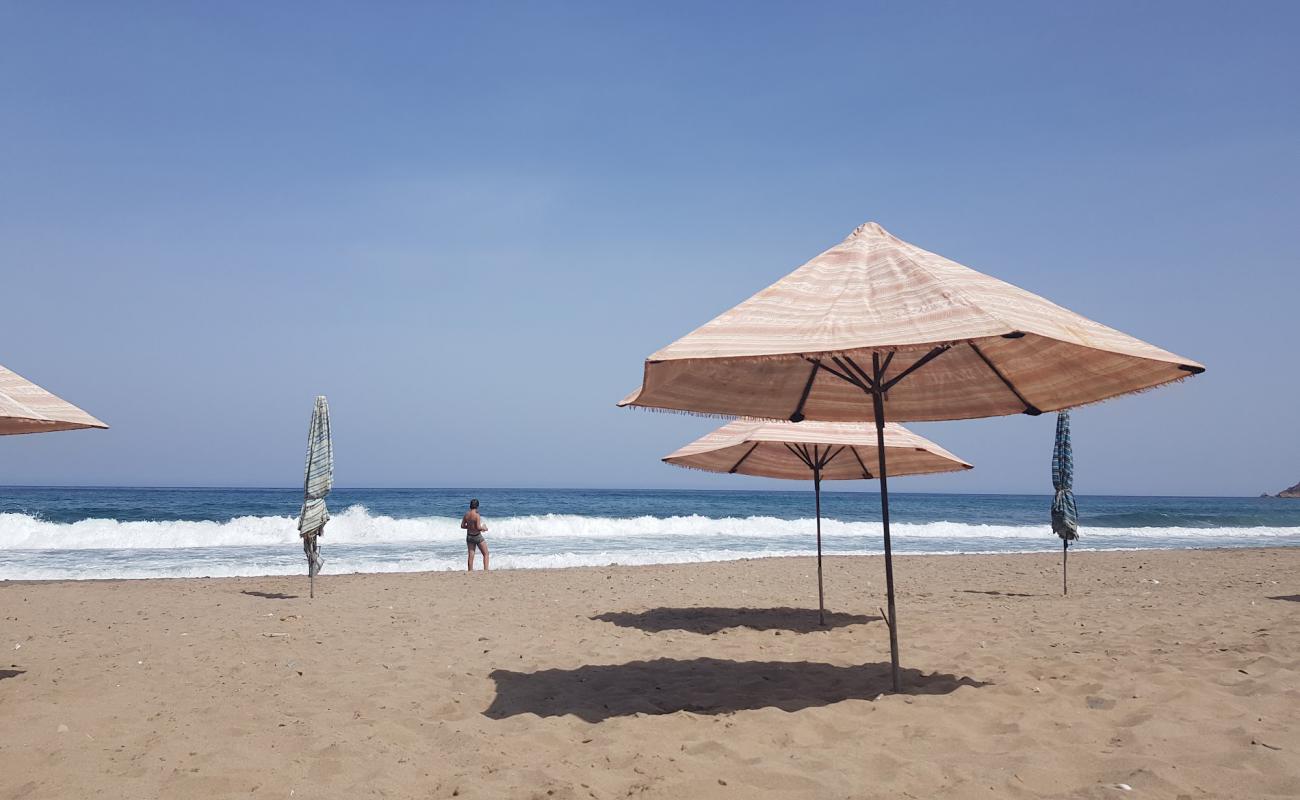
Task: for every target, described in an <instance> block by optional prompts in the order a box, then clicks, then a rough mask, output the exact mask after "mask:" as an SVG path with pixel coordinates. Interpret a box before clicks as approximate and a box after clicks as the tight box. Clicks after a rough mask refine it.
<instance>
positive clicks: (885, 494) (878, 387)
mask: <svg viewBox="0 0 1300 800" xmlns="http://www.w3.org/2000/svg"><path fill="white" fill-rule="evenodd" d="M871 362H872V367H873V368H874V369H873V372H874V377H875V380H874V381H873V383H872V386H871V401H872V405H873V411H874V412H875V413H874V415H873V416H875V418H876V450H877V451H878V455H879V457H880V460H879V463H880V475H879V476H878V477H879V479H880V523H881V526H882V527H883V529H884V534H885V590H886V592H887V593H888V597H889V604H888V605H889V619H887V620H885V623H886V624H887V625H888V626H889V664H890V671H891V676H892V678H893V685H894V691H895V692H897V691H899V683H898V611H897V609H896V608H895V606H894V552H893V548H892V547H891V544H890V541H889V469H888V467H887V466H886V464H885V395H884V390H883V388H882V384H883V383H884V381H883V380H882V377H883V376H882V375H881V369H880V355H879V354H878V353H872V354H871ZM900 377H901V376H900Z"/></svg>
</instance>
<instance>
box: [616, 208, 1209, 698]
mask: <svg viewBox="0 0 1300 800" xmlns="http://www.w3.org/2000/svg"><path fill="white" fill-rule="evenodd" d="M1117 290H1119V289H1117ZM1204 371H1205V368H1204V367H1203V366H1201V365H1200V364H1198V363H1196V362H1195V361H1192V360H1191V359H1187V358H1183V357H1182V356H1178V355H1175V354H1173V353H1171V352H1169V351H1167V350H1162V349H1160V348H1159V347H1155V346H1154V345H1150V344H1147V343H1146V342H1143V341H1140V340H1138V339H1135V338H1133V337H1131V336H1128V335H1127V334H1124V333H1120V332H1119V331H1117V330H1114V329H1113V328H1108V327H1106V326H1105V325H1102V324H1100V323H1097V322H1093V321H1092V320H1090V319H1087V318H1086V317H1082V316H1080V315H1078V314H1075V313H1074V312H1072V311H1069V310H1067V309H1064V308H1061V307H1060V306H1058V305H1056V304H1054V303H1052V302H1050V301H1048V300H1045V299H1043V298H1041V297H1038V296H1037V295H1034V294H1032V293H1030V292H1027V291H1025V290H1024V289H1020V288H1018V287H1016V286H1012V285H1011V284H1009V283H1005V282H1003V281H1000V280H997V279H996V278H992V277H989V276H988V275H984V274H982V273H979V272H976V271H975V270H973V269H970V268H969V267H965V266H962V265H961V264H958V263H957V262H955V261H951V260H949V259H947V258H944V257H943V256H940V255H937V254H935V253H931V252H928V251H926V250H922V249H921V248H919V247H917V246H916V245H913V244H909V243H907V242H904V241H903V240H901V239H899V238H897V237H895V236H893V235H891V234H890V233H888V232H887V231H886V230H885V229H884V228H882V227H880V226H879V225H877V224H876V223H874V222H869V223H867V224H865V225H862V226H860V227H859V228H857V229H856V230H854V231H853V233H851V234H850V235H849V237H848V238H847V239H845V240H844V241H842V242H840V243H839V244H837V245H836V246H834V247H832V248H831V249H829V250H827V251H826V252H824V253H822V254H821V255H819V256H817V257H816V258H814V259H813V260H811V261H809V262H808V263H806V264H804V265H803V266H801V267H799V268H798V269H796V270H795V271H794V272H792V273H790V274H789V275H787V276H786V277H784V278H782V279H781V280H779V281H777V282H776V283H774V284H772V285H771V286H769V287H767V288H766V289H764V290H763V291H761V292H759V293H758V294H756V295H754V296H753V297H751V298H749V299H748V300H746V301H744V302H743V303H741V304H740V305H738V306H736V307H735V308H732V309H731V310H730V311H726V312H724V313H723V314H721V315H720V316H718V317H717V318H715V319H713V320H712V321H710V322H707V323H705V324H704V325H703V326H701V327H699V328H697V329H696V330H694V331H692V332H691V333H689V334H687V335H686V336H683V337H682V338H681V339H678V340H677V341H675V342H673V343H672V344H670V345H668V346H667V347H665V348H663V349H662V350H659V351H658V352H656V353H654V354H653V355H651V356H650V357H649V358H648V359H646V362H645V371H644V377H643V380H642V384H641V388H640V389H639V390H637V391H636V392H633V393H632V394H631V395H629V396H628V397H626V398H624V399H623V400H622V401H621V402H620V404H619V405H624V406H641V407H646V408H660V409H671V410H675V411H686V412H694V413H703V414H720V415H723V416H743V417H758V418H766V419H789V420H794V421H799V420H803V419H809V420H821V421H827V422H869V421H875V423H876V429H877V439H878V441H879V442H880V443H881V445H882V446H881V448H880V449H879V451H878V455H879V457H880V465H879V475H880V494H881V522H882V527H883V529H884V540H885V541H884V543H885V583H886V586H887V587H888V594H889V620H888V622H889V637H890V660H891V662H892V665H893V675H894V689H895V691H897V690H898V620H897V617H896V616H895V608H894V568H893V557H892V551H891V548H890V538H889V485H888V474H889V472H888V469H887V464H886V455H885V448H884V447H883V443H884V427H883V423H884V421H885V419H886V417H888V418H889V419H890V420H893V421H897V422H908V421H914V420H941V419H972V418H977V417H992V416H1001V415H1005V414H1019V413H1025V414H1041V413H1043V412H1044V411H1056V410H1059V409H1063V408H1070V407H1073V406H1078V405H1083V404H1085V403H1093V402H1097V401H1100V400H1105V399H1107V398H1110V397H1116V396H1118V395H1122V394H1128V393H1131V392H1140V391H1142V390H1144V389H1150V388H1152V387H1154V386H1159V385H1161V384H1165V383H1170V382H1172V381H1177V380H1180V379H1182V378H1185V377H1187V376H1189V375H1195V374H1199V373H1201V372H1204Z"/></svg>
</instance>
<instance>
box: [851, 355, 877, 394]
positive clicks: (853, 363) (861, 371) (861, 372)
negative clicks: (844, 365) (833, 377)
mask: <svg viewBox="0 0 1300 800" xmlns="http://www.w3.org/2000/svg"><path fill="white" fill-rule="evenodd" d="M844 360H845V361H847V362H849V366H851V367H853V369H854V371H855V372H857V373H858V377H860V378H862V380H864V381H866V383H867V386H866V388H865V389H863V391H866V392H870V391H873V390H875V388H876V382H875V381H874V380H872V379H871V378H870V377H869V376H868V375H867V371H866V370H865V369H863V368H862V367H859V366H858V362H856V361H854V360H853V359H852V358H849V357H848V356H845V357H844ZM877 377H879V376H877Z"/></svg>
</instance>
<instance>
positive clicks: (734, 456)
mask: <svg viewBox="0 0 1300 800" xmlns="http://www.w3.org/2000/svg"><path fill="white" fill-rule="evenodd" d="M885 447H886V448H887V449H888V450H889V473H890V474H891V475H922V474H927V473H934V472H958V471H961V470H966V469H971V465H970V464H968V463H966V462H965V461H963V460H961V459H960V458H958V457H957V456H955V455H953V454H952V453H949V452H948V451H947V450H944V449H943V448H942V447H940V446H939V445H937V444H935V443H934V442H932V441H930V440H929V439H926V438H925V437H923V436H918V435H917V434H915V433H913V432H912V431H910V430H908V429H907V428H904V427H903V426H902V425H899V424H897V423H893V422H891V423H888V424H886V425H885ZM822 459H825V462H826V463H825V464H824V465H823V466H821V467H820V469H819V470H818V471H819V472H820V477H821V480H845V481H851V480H859V481H860V480H871V479H872V478H874V477H875V475H874V474H873V472H872V470H873V469H875V465H876V463H877V461H878V458H877V454H876V430H875V428H874V427H868V426H865V425H862V424H860V423H857V424H855V423H844V422H812V421H809V422H800V423H793V422H772V421H764V420H744V419H738V420H733V421H732V422H728V423H727V424H726V425H723V426H722V427H721V428H718V429H717V430H715V431H713V432H712V433H708V434H706V435H704V436H702V437H700V438H699V439H696V440H695V441H693V442H691V443H690V444H688V445H686V446H685V447H683V448H681V449H680V450H678V451H676V452H675V453H672V454H671V455H667V456H664V459H663V460H664V461H665V462H667V463H669V464H674V465H676V466H679V467H689V468H692V469H701V470H706V471H708V472H724V473H736V474H740V475H756V476H759V477H763V478H785V479H789V480H800V481H806V480H812V477H813V475H812V464H814V463H820V461H821V460H822Z"/></svg>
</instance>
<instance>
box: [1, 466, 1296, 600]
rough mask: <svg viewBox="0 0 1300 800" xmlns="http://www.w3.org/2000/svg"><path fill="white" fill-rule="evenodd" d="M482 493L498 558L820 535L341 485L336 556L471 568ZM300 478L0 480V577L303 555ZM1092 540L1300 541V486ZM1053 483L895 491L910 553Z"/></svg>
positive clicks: (1005, 526)
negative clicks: (291, 483)
mask: <svg viewBox="0 0 1300 800" xmlns="http://www.w3.org/2000/svg"><path fill="white" fill-rule="evenodd" d="M471 496H474V497H478V498H479V500H480V501H481V502H482V513H483V517H484V519H485V520H486V521H487V524H488V526H489V531H488V534H487V539H488V543H489V546H490V548H491V551H492V559H493V567H494V568H509V569H517V568H530V567H563V566H581V565H606V564H661V563H683V562H694V561H716V560H727V559H737V558H754V557H763V556H786V555H807V554H809V553H812V552H814V522H813V496H812V492H811V491H789V492H739V491H617V490H593V489H582V490H564V489H482V490H468V489H336V490H335V491H334V492H333V493H332V494H331V495H330V497H329V505H330V509H331V513H332V514H333V519H332V520H331V521H330V523H329V525H328V527H327V528H326V532H325V537H324V538H323V539H322V540H321V548H322V553H323V554H324V556H325V558H326V566H325V570H326V572H331V573H342V572H398V571H401V572H404V571H419V570H445V569H464V567H465V540H464V533H463V532H462V531H461V530H460V529H459V521H460V516H461V514H462V513H463V512H464V510H465V508H466V504H467V502H468V500H469V498H470V497H471ZM301 501H302V490H301V489H114V488H0V580H19V579H41V578H150V577H167V576H173V577H175V576H221V575H273V574H297V573H302V572H305V560H304V558H303V555H302V549H301V546H300V544H299V540H298V538H297V530H296V516H297V513H298V507H299V504H300V503H301ZM1078 503H1079V513H1080V524H1081V539H1080V541H1079V542H1078V544H1077V547H1078V548H1080V549H1085V550H1093V549H1095V550H1116V549H1121V550H1123V549H1166V548H1193V547H1202V548H1203V547H1276V546H1296V545H1300V500H1279V499H1266V498H1240V497H1102V496H1086V495H1085V496H1080V497H1079V498H1078ZM1049 504H1050V497H1048V496H1047V495H970V494H901V493H896V494H893V495H891V503H890V508H891V519H892V521H893V525H892V531H893V537H894V548H895V550H896V551H898V552H903V553H934V554H940V553H1005V552H1029V551H1038V550H1052V551H1055V550H1059V548H1060V540H1059V539H1057V538H1056V537H1055V536H1053V535H1052V532H1051V528H1050V526H1049V522H1048V508H1049ZM822 509H823V515H824V520H823V523H822V537H823V547H824V552H826V553H828V554H832V555H836V554H864V553H871V554H874V553H879V552H881V538H880V521H879V520H880V501H879V497H878V495H877V494H875V493H874V492H861V493H858V492H824V493H823V495H822Z"/></svg>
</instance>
